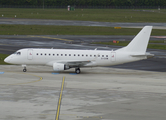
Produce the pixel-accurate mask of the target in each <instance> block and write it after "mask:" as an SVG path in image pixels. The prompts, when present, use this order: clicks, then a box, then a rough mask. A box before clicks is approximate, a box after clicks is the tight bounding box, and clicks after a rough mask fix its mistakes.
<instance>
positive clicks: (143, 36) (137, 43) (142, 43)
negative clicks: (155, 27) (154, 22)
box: [125, 26, 152, 54]
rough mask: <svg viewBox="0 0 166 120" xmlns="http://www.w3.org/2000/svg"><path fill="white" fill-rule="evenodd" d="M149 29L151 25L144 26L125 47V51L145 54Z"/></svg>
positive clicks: (150, 29)
mask: <svg viewBox="0 0 166 120" xmlns="http://www.w3.org/2000/svg"><path fill="white" fill-rule="evenodd" d="M151 31H152V26H145V27H144V28H143V29H142V30H141V31H140V32H139V33H138V34H137V36H135V38H134V39H133V40H132V41H131V42H130V43H129V44H128V45H127V46H126V47H125V51H128V52H134V53H142V54H145V52H146V49H147V46H148V42H149V38H150V34H151Z"/></svg>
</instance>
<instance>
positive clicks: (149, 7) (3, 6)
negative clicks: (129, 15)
mask: <svg viewBox="0 0 166 120" xmlns="http://www.w3.org/2000/svg"><path fill="white" fill-rule="evenodd" d="M71 6H72V5H71ZM72 7H75V8H78V9H166V6H75V5H73V6H72ZM0 8H36V9H43V8H44V9H66V8H67V6H33V5H0Z"/></svg>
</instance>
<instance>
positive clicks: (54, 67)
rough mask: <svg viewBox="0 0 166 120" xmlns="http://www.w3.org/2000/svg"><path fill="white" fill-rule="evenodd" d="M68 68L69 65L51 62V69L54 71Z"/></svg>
mask: <svg viewBox="0 0 166 120" xmlns="http://www.w3.org/2000/svg"><path fill="white" fill-rule="evenodd" d="M67 69H70V67H69V66H67V65H65V64H62V63H54V64H53V70H54V71H63V70H67Z"/></svg>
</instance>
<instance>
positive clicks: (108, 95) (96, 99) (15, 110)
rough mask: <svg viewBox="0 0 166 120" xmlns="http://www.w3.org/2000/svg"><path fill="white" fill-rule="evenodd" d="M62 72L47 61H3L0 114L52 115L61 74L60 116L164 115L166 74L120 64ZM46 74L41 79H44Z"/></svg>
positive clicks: (111, 119)
mask: <svg viewBox="0 0 166 120" xmlns="http://www.w3.org/2000/svg"><path fill="white" fill-rule="evenodd" d="M81 70H82V73H81V74H77V75H76V74H71V73H74V70H73V69H71V70H67V71H64V72H60V73H59V74H52V73H55V72H54V71H52V68H51V67H47V66H28V72H27V73H23V72H21V71H22V68H21V66H18V65H1V66H0V72H4V73H3V74H0V91H1V92H0V105H1V107H0V119H2V120H9V119H12V120H25V119H26V120H32V119H33V120H42V119H47V120H53V119H55V114H56V109H57V102H58V97H59V92H60V86H61V81H62V77H66V79H65V88H64V92H63V98H62V104H61V111H60V116H59V117H60V120H66V119H67V120H79V119H81V120H94V119H95V120H140V119H142V120H156V119H157V120H164V119H165V118H166V114H165V111H166V104H165V101H166V87H165V86H166V74H165V72H148V71H140V70H126V69H116V68H106V67H99V68H84V69H81ZM41 78H42V79H41Z"/></svg>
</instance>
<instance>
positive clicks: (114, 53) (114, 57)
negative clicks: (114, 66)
mask: <svg viewBox="0 0 166 120" xmlns="http://www.w3.org/2000/svg"><path fill="white" fill-rule="evenodd" d="M111 61H112V62H114V61H116V52H111Z"/></svg>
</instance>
